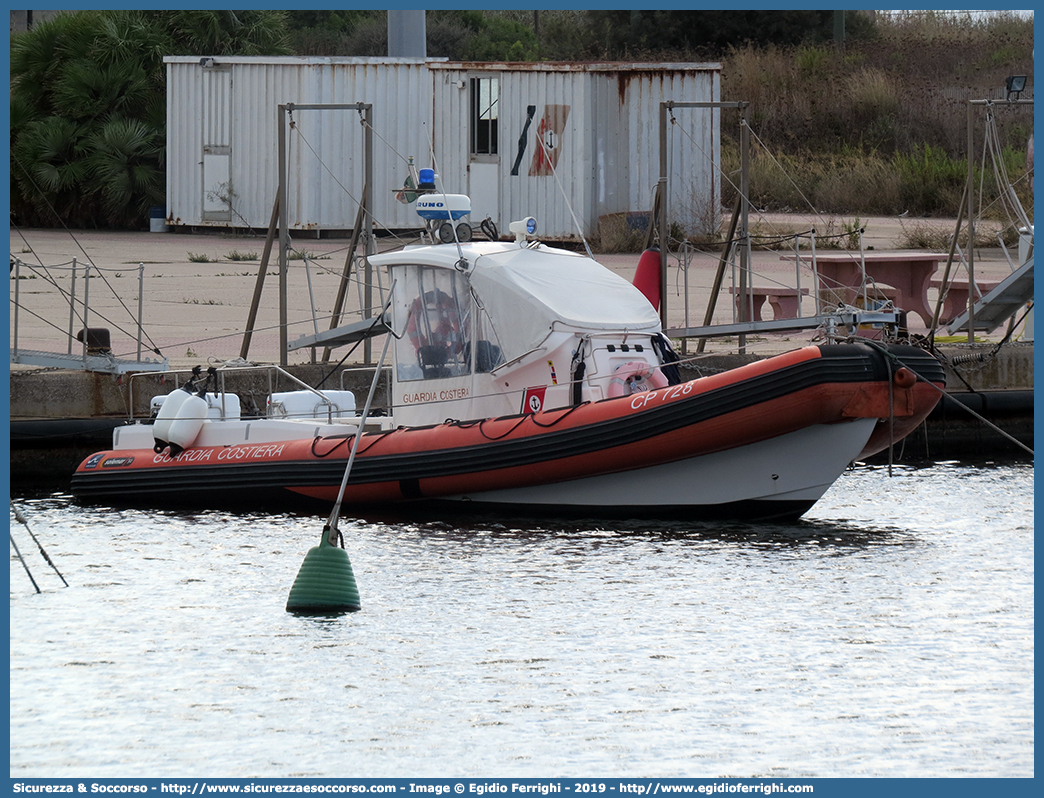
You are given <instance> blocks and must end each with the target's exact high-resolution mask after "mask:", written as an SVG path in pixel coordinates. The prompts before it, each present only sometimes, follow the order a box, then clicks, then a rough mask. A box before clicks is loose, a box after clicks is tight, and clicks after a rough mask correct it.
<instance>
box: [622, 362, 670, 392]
mask: <svg viewBox="0 0 1044 798" xmlns="http://www.w3.org/2000/svg"><path fill="white" fill-rule="evenodd" d="M666 387H667V378H666V377H664V376H663V372H661V371H660V370H659V369H658V368H657V367H656V366H650V365H649V364H648V363H643V362H641V361H633V362H631V363H624V364H623V365H622V366H617V367H616V369H615V370H614V371H613V378H612V379H611V380H610V381H609V396H610V398H612V397H616V396H630V395H631V394H632V393H641V392H642V391H655V390H656V389H657V388H666Z"/></svg>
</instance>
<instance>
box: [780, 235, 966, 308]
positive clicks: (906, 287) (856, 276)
mask: <svg viewBox="0 0 1044 798" xmlns="http://www.w3.org/2000/svg"><path fill="white" fill-rule="evenodd" d="M795 257H796V256H795V255H784V256H782V259H783V260H794V258H795ZM800 257H801V261H802V262H803V263H805V264H806V265H808V266H811V265H812V259H811V256H810V255H801V256H800ZM945 260H946V255H945V253H937V252H867V253H865V254H864V255H863V256H862V259H861V258H860V255H859V253H858V252H831V253H830V254H827V255H820V254H817V255H816V271H817V272H818V274H819V293H820V296H823V295H825V294H827V295H829V294H832V295H834V296H837V297H838V301H844V302H846V303H849V304H850V303H852V302H854V301H855V299H856V297H858V296H861V295H862V292H863V265H862V264H863V263H864V262H865V264H866V279H867V283H868V284H873V283H877V284H883V285H888V286H891V287H892V288H894V289H895V290H896V299H895V304H896V307H898V308H901V309H902V310H908V311H911V312H913V313H916V314H917V315H918V316H920V317H921V320H922V321H923V322H924V324H925V326H928V325H930V324H931V323H932V315H933V313H934V309H933V308H932V307H931V305H930V303H929V302H928V286H929V285H930V284H931V280H932V275H933V274H935V272H936V271H937V270H938V268H939V264H940V263H941V262H943V261H945ZM870 293H872V291H871V292H870Z"/></svg>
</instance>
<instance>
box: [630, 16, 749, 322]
mask: <svg viewBox="0 0 1044 798" xmlns="http://www.w3.org/2000/svg"><path fill="white" fill-rule="evenodd" d="M632 13H637V12H632ZM749 104H750V103H748V102H746V101H745V100H739V101H732V102H729V101H721V100H715V101H709V102H674V101H673V100H665V101H663V102H661V103H660V180H659V182H658V183H657V185H656V189H657V197H658V198H659V200H660V206H659V223H658V226H659V228H660V323H661V324H662V325H663V326H664V328H666V326H667V111H668V110H673V109H675V108H710V109H714V108H737V109H739V110H740V112H741V113H743V109H745V108H746V107H747V106H748V105H749ZM742 119H743V127H742V133H743V135H744V136H747V134H748V133H749V131H748V129H747V126H746V116H743V117H742ZM744 141H745V142H746V143H747V145H748V146H749V141H750V139H749V137H747V138H744ZM748 146H744V147H743V150H744V153H746V151H747V149H748ZM743 164H744V168H743V176H742V177H741V178H740V179H741V187H740V195H741V196H740V201H741V202H742V203H743V205H742V211H743V216H742V219H743V230H742V231H741V232H740V236H741V237H743V236H746V231H747V206H746V196H747V171H748V167H749V164H748V162H747V159H746V157H744V160H743ZM712 193H713V192H712ZM654 211H655V208H654ZM743 251H744V252H746V253H748V254H749V249H745V250H743ZM740 340H743V339H742V338H741V339H740Z"/></svg>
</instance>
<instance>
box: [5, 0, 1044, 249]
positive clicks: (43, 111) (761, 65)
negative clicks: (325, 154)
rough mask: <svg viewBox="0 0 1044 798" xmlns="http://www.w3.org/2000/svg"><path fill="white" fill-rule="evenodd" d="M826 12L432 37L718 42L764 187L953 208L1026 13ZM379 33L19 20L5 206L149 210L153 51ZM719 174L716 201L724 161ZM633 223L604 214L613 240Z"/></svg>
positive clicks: (295, 15) (726, 147)
mask: <svg viewBox="0 0 1044 798" xmlns="http://www.w3.org/2000/svg"><path fill="white" fill-rule="evenodd" d="M833 21H834V20H833V12H830V11H692V10H664V11H659V10H651V11H642V10H633V11H617V10H604V11H578V10H555V11H521V10H519V11H473V10H472V11H451V10H433V11H429V12H428V13H427V37H428V54H429V55H430V56H432V57H447V58H450V59H453V60H482V61H540V60H561V61H659V62H704V61H718V62H720V63H721V65H722V72H721V96H722V98H723V99H727V100H746V101H748V102H750V107H749V110H748V116H749V120H750V125H751V130H752V132H753V134H754V145H755V152H754V156H753V158H752V169H751V187H752V200H753V201H754V203H755V204H756V205H757V206H758V207H760V208H766V209H768V210H787V209H788V208H789V209H793V210H800V209H808V207H809V204H811V205H812V207H814V208H816V209H817V210H820V211H824V212H827V213H833V214H847V215H855V214H864V215H866V214H900V213H903V212H908V213H909V214H910V215H911V216H914V217H916V216H923V215H929V214H944V215H948V216H952V215H954V214H955V212H956V209H957V205H958V203H959V201H960V197H961V194H962V192H963V189H964V182H965V179H966V174H967V160H966V159H967V153H966V151H965V150H966V148H967V132H966V126H967V102H966V101H967V100H968V99H969V98H971V99H983V98H987V97H990V98H997V99H998V100H1000V98H1002V96H1003V86H1004V79H1005V78H1006V77H1007V76H1008V75H1010V74H1029V75H1032V66H1033V61H1032V53H1033V19H1032V17H1029V18H1026V17H1022V16H1018V15H1015V14H1010V13H1003V12H999V13H996V14H989V15H981V16H975V17H973V16H970V15H964V14H959V13H942V12H902V13H897V14H893V15H880V16H878V17H877V18H872V17H870V16H868V15H867V14H865V13H863V12H847V14H846V16H845V33H846V40H845V42H844V44H843V46H838V45H836V44H835V43H834V41H833ZM386 52H387V18H386V12H383V11H368V10H342V11H249V10H237V11H82V12H75V13H73V12H69V13H63V14H61V15H59V16H58V17H56V18H55V19H54V20H51V21H49V22H43V23H41V24H39V25H37V26H36V27H34V28H33V29H32V30H31V31H29V32H27V33H19V34H13V35H12V39H11V208H12V217H13V219H15V220H16V221H17V222H19V223H22V224H37V225H53V224H58V223H59V220H60V222H61V223H64V224H68V225H72V226H99V227H141V226H143V225H144V224H146V223H147V218H148V217H147V211H148V208H149V206H150V205H155V204H162V202H163V198H164V185H163V182H164V175H165V172H164V170H165V166H164V146H165V73H164V69H163V64H162V58H163V56H164V55H201V56H202V55H224V54H232V53H237V54H248V55H254V54H268V55H277V54H290V53H296V54H300V55H321V56H327V55H329V56H333V55H337V56H379V55H383V54H385V53H386ZM1027 96H1032V83H1031V85H1030V93H1029V94H1028V95H1027ZM995 117H996V119H997V123H998V128H999V133H1000V139H1001V145H1002V147H1003V149H1004V158H1005V165H1006V168H1007V170H1008V174H1009V175H1010V176H1012V177H1013V178H1015V179H1016V180H1018V181H1019V182H1018V184H1017V187H1016V190H1017V192H1018V193H1019V196H1020V199H1021V201H1022V202H1023V205H1024V206H1025V207H1026V209H1027V211H1028V212H1029V213H1030V214H1032V207H1033V197H1032V193H1031V192H1030V189H1029V181H1028V180H1026V179H1021V180H1019V178H1020V176H1023V175H1024V173H1025V170H1026V143H1027V140H1028V138H1029V136H1030V134H1031V133H1032V131H1033V122H1032V110H1030V109H1026V108H1013V107H1009V106H1008V105H1007V104H1006V103H1004V102H1002V101H999V102H998V103H997V106H996V109H995ZM737 135H738V128H737V125H736V117H735V115H734V114H732V115H730V114H729V113H723V114H722V136H723V148H722V166H723V169H724V170H725V173H726V174H731V173H733V172H734V171H735V170H736V169H737V168H738V162H739V156H738V146H737V143H736V137H737ZM976 137H977V141H978V142H980V143H981V142H982V128H981V124H979V125H978V128H977V132H976ZM974 155H975V157H976V161H977V162H978V161H979V160H981V158H980V156H981V151H980V152H977V153H974ZM781 167H782V168H781ZM989 179H992V177H991V176H989V175H988V176H987V187H986V191H987V192H988V191H989V185H988V180H989ZM723 193H724V197H723V204H725V205H727V206H728V205H730V204H731V202H732V197H731V196H730V194H731V195H732V196H734V190H733V189H731V188H730V187H729V186H728V181H726V180H723ZM695 212H696V211H694V213H695ZM699 213H701V214H707V213H716V209H703V210H702V211H699ZM629 235H630V231H628V230H625V229H621V230H619V231H611V230H606V231H604V237H605V239H606V240H607V241H609V240H611V239H614V238H627V237H628V236H629Z"/></svg>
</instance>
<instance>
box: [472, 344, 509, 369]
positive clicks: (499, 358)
mask: <svg viewBox="0 0 1044 798" xmlns="http://www.w3.org/2000/svg"><path fill="white" fill-rule="evenodd" d="M503 362H504V355H503V354H502V353H501V351H500V347H499V346H497V345H496V344H494V343H492V342H491V341H476V342H475V371H477V372H478V373H479V374H487V373H489V372H490V371H493V369H495V368H496V367H497V366H499V365H500V364H501V363H503Z"/></svg>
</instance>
